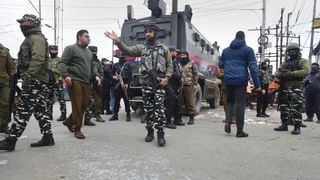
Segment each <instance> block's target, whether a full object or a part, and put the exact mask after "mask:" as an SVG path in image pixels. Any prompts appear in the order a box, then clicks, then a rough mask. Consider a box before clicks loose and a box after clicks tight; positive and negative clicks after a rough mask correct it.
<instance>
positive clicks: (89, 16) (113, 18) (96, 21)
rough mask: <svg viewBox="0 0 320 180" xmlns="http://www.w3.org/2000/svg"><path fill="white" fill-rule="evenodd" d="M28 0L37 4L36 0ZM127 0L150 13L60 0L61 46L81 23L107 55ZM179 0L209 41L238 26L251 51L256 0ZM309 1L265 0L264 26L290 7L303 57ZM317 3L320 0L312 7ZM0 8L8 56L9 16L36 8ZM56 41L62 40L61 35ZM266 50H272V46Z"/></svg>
mask: <svg viewBox="0 0 320 180" xmlns="http://www.w3.org/2000/svg"><path fill="white" fill-rule="evenodd" d="M60 1H61V0H60ZM31 2H32V3H33V4H34V5H35V6H36V8H38V2H39V1H38V0H31ZM41 2H42V19H43V21H42V24H49V25H51V26H53V0H42V1H41ZM165 2H167V14H168V13H171V3H172V1H171V0H165ZM128 4H132V5H133V7H134V16H135V18H141V17H145V16H150V11H149V10H148V9H147V7H146V6H145V5H144V0H117V1H115V0H90V1H88V0H64V6H63V7H64V11H63V12H64V13H63V18H64V21H63V27H64V29H63V46H66V45H70V44H73V43H75V34H76V32H77V31H78V30H79V29H87V30H89V33H90V36H91V44H92V45H96V46H98V48H99V49H98V51H99V52H98V56H99V58H102V57H107V58H111V41H110V40H109V39H106V38H105V37H104V34H103V32H104V31H106V30H115V31H116V32H117V33H120V29H119V25H118V23H117V20H118V21H119V22H120V25H122V23H123V21H124V19H125V18H126V17H127V14H126V10H127V8H126V6H127V5H128ZM185 4H190V5H191V7H192V8H193V18H192V23H193V24H194V25H195V26H196V27H197V28H198V29H199V30H200V31H201V32H202V34H203V35H204V36H205V37H206V38H207V39H208V40H209V41H211V42H214V41H218V44H219V45H220V46H221V48H225V47H227V46H228V45H229V44H230V41H231V40H232V39H233V38H234V35H235V33H236V31H238V30H243V31H245V32H246V36H247V44H248V45H249V46H251V47H253V48H254V50H255V52H256V51H257V49H258V44H257V38H258V37H259V33H258V32H252V31H248V29H252V28H256V27H259V26H260V25H261V22H262V20H261V17H262V15H261V14H262V11H261V8H262V0H179V10H183V9H184V5H185ZM312 6H313V0H267V27H268V26H270V27H274V26H275V25H276V24H277V23H278V21H279V18H280V11H281V8H282V7H283V8H285V13H284V20H285V25H286V20H287V14H288V13H289V12H291V11H292V12H293V14H292V18H291V23H290V25H291V26H290V31H292V32H294V33H295V34H297V35H301V45H302V47H303V55H304V57H305V58H307V57H308V53H309V49H308V48H309V46H310V28H311V18H312ZM319 7H320V3H318V6H317V11H318V10H319ZM0 8H1V10H0V18H1V21H0V35H1V40H0V42H1V43H2V44H3V45H5V46H7V47H8V48H9V49H10V52H11V55H12V56H13V57H16V56H17V52H18V50H19V45H20V43H21V42H22V40H23V39H24V37H23V35H22V33H21V32H20V29H19V25H18V23H16V21H15V20H16V19H18V18H20V17H22V15H23V14H25V13H32V14H37V11H36V10H35V9H34V8H33V7H32V6H31V4H30V3H29V1H28V0H1V2H0ZM299 12H300V13H299ZM298 14H300V15H298ZM318 14H319V12H318V13H317V15H318ZM42 30H43V33H44V34H45V36H46V37H47V38H48V41H49V43H50V44H53V43H54V42H53V41H54V40H53V39H54V38H53V30H52V29H50V28H48V27H42ZM271 33H274V32H271ZM60 34H61V29H60ZM269 39H271V40H272V41H273V44H272V45H273V46H275V37H273V36H269ZM314 42H315V44H317V43H318V42H319V34H318V33H316V35H315V41H314ZM59 45H60V46H61V45H62V44H61V39H60V43H59ZM268 51H271V52H275V49H274V48H272V49H269V50H268ZM60 53H61V52H60Z"/></svg>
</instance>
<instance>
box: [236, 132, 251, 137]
mask: <svg viewBox="0 0 320 180" xmlns="http://www.w3.org/2000/svg"><path fill="white" fill-rule="evenodd" d="M248 136H249V134H248V133H245V132H243V131H242V132H237V137H238V138H243V137H248Z"/></svg>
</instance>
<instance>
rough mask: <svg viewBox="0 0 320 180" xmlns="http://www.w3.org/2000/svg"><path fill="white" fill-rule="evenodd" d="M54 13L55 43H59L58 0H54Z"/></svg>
mask: <svg viewBox="0 0 320 180" xmlns="http://www.w3.org/2000/svg"><path fill="white" fill-rule="evenodd" d="M53 9H54V11H53V15H54V22H53V23H54V24H53V30H54V45H57V0H53Z"/></svg>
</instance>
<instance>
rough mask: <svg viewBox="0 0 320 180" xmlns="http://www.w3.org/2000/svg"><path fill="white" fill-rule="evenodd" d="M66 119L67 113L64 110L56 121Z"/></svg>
mask: <svg viewBox="0 0 320 180" xmlns="http://www.w3.org/2000/svg"><path fill="white" fill-rule="evenodd" d="M66 119H67V114H66V113H65V112H63V113H61V116H60V117H59V118H58V119H57V121H64V120H66Z"/></svg>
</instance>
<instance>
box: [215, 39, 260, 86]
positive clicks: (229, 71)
mask: <svg viewBox="0 0 320 180" xmlns="http://www.w3.org/2000/svg"><path fill="white" fill-rule="evenodd" d="M219 66H220V67H221V68H223V69H224V83H225V84H226V85H247V83H248V76H249V73H248V68H249V69H250V73H251V76H252V78H253V80H254V84H255V87H259V79H258V78H259V74H258V67H257V61H256V58H255V55H254V52H253V50H252V48H250V47H248V46H246V43H245V41H244V40H241V39H238V38H236V39H235V40H233V41H232V42H231V44H230V47H228V48H226V49H224V50H223V52H222V56H221V59H220V61H219Z"/></svg>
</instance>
